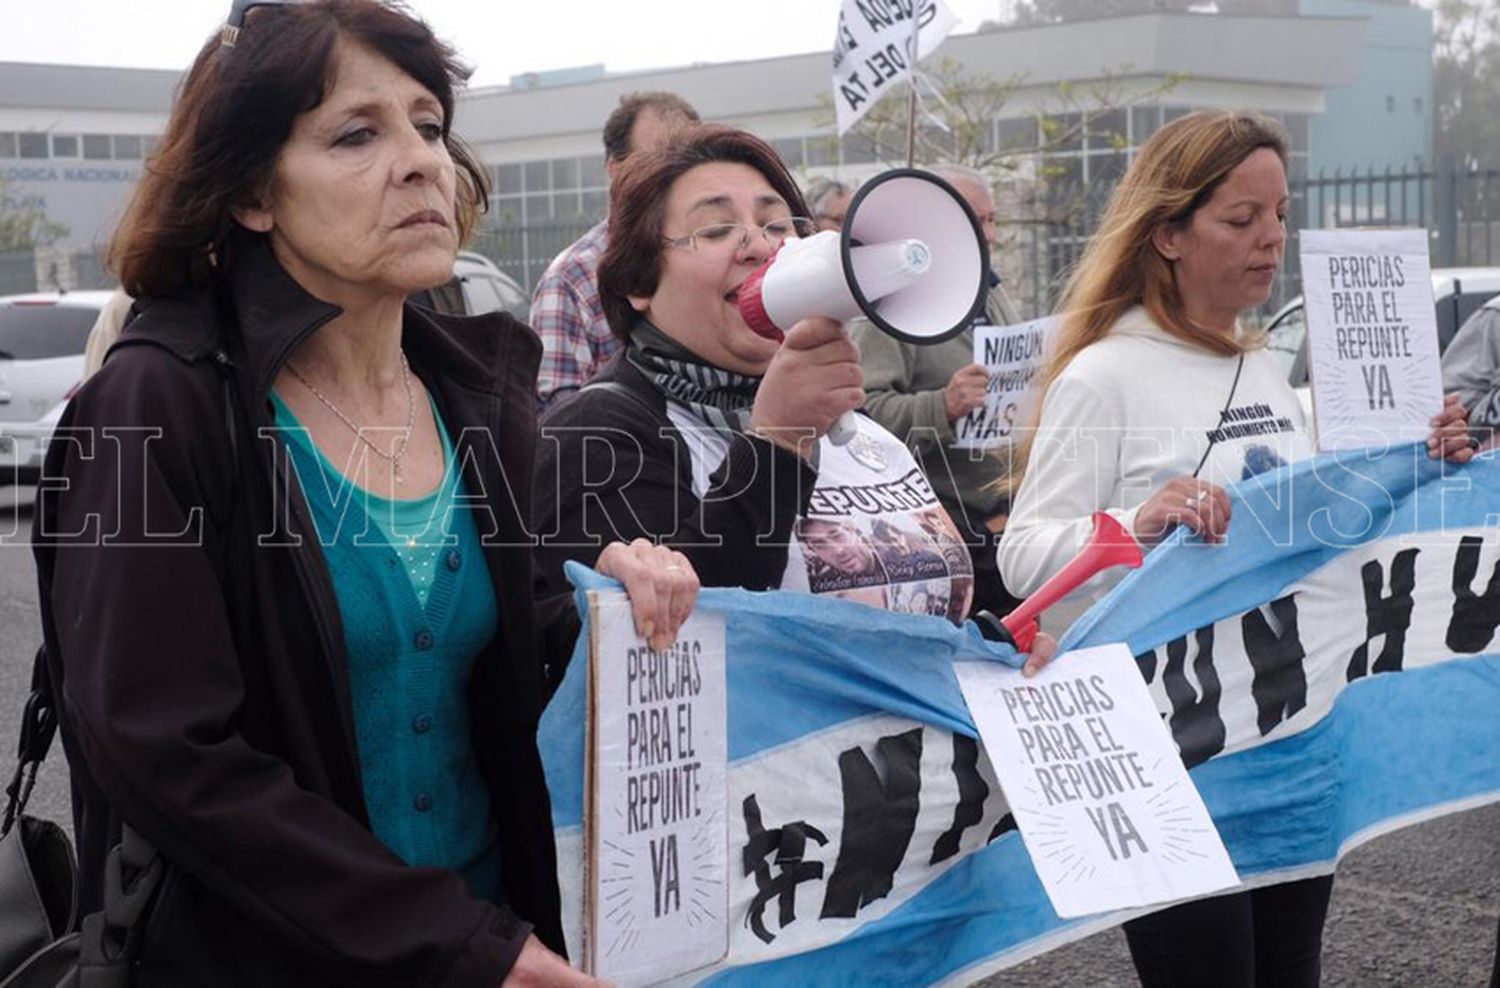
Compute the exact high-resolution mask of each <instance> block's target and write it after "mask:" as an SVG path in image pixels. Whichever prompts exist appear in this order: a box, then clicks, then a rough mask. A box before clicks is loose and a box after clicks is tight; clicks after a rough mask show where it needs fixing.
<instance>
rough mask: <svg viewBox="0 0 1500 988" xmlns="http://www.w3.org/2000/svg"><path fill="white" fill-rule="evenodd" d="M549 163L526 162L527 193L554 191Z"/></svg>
mask: <svg viewBox="0 0 1500 988" xmlns="http://www.w3.org/2000/svg"><path fill="white" fill-rule="evenodd" d="M550 165H551V162H549V161H528V162H526V165H525V168H526V191H527V192H551V191H552V169H551V168H550V167H549V166H550Z"/></svg>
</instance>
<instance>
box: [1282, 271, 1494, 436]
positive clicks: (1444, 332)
mask: <svg viewBox="0 0 1500 988" xmlns="http://www.w3.org/2000/svg"><path fill="white" fill-rule="evenodd" d="M1497 295H1500V268H1435V269H1434V270H1433V272H1432V300H1433V304H1434V305H1435V306H1436V307H1437V330H1438V353H1442V352H1443V351H1444V350H1446V349H1448V344H1449V343H1451V342H1452V341H1453V337H1454V336H1455V335H1457V333H1458V329H1459V327H1460V326H1462V325H1463V324H1464V320H1466V319H1468V318H1469V316H1471V315H1473V314H1474V312H1475V311H1476V310H1478V309H1479V308H1480V307H1481V306H1482V305H1484V303H1486V302H1488V301H1489V300H1490V299H1492V298H1494V297H1495V296H1497ZM1266 330H1267V332H1268V333H1269V334H1270V341H1269V342H1268V343H1267V345H1266V349H1267V350H1269V351H1270V352H1271V353H1274V354H1276V356H1278V357H1279V358H1281V360H1282V362H1283V363H1284V364H1285V365H1286V374H1287V382H1288V383H1289V384H1291V386H1292V388H1293V389H1294V390H1296V392H1297V397H1298V399H1300V400H1301V402H1302V409H1303V411H1305V412H1306V413H1307V417H1308V421H1312V390H1311V388H1310V387H1309V380H1308V356H1307V319H1306V317H1305V316H1304V315H1303V312H1302V296H1301V295H1298V296H1297V297H1296V298H1294V299H1292V300H1291V301H1290V302H1288V303H1287V304H1286V305H1284V306H1282V307H1281V309H1280V311H1278V312H1277V313H1276V315H1274V316H1272V317H1271V322H1270V324H1269V325H1268V326H1267V327H1266Z"/></svg>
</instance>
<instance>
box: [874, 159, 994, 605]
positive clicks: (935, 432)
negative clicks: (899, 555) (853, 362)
mask: <svg viewBox="0 0 1500 988" xmlns="http://www.w3.org/2000/svg"><path fill="white" fill-rule="evenodd" d="M931 170H932V171H933V172H934V173H935V174H937V175H938V176H939V177H941V178H943V179H944V180H945V181H947V182H948V183H949V184H950V185H952V186H953V187H954V188H955V189H956V190H957V191H958V193H959V195H961V196H963V198H964V201H965V202H967V203H968V205H969V208H970V209H971V210H973V212H974V215H975V217H976V218H978V220H979V228H980V230H981V232H983V234H984V239H985V243H986V244H988V245H989V247H990V249H991V250H993V249H994V246H995V240H996V236H997V233H996V229H995V200H994V197H993V196H992V195H991V193H990V184H989V181H988V180H987V179H986V178H985V177H984V175H982V174H981V173H979V172H978V171H975V170H974V169H972V168H965V167H963V166H960V165H944V166H940V167H936V168H933V169H931ZM990 278H991V282H990V291H989V294H988V296H987V298H986V300H985V312H984V313H983V315H982V317H981V318H980V320H979V321H980V322H981V323H990V324H993V325H998V326H1004V325H1010V324H1012V323H1014V322H1016V321H1017V319H1016V318H1015V316H1014V314H1013V313H1012V312H1011V311H1010V307H1009V305H1008V304H1007V303H1006V301H1005V298H1004V296H1003V294H1002V293H1001V291H1000V280H999V278H998V277H997V276H995V275H994V274H993V273H991V275H990ZM849 332H850V335H851V336H853V338H854V342H855V343H856V344H857V345H858V346H859V353H860V364H861V366H862V367H863V369H864V372H865V393H866V395H867V396H868V397H867V399H866V402H865V411H867V412H868V413H869V414H870V417H871V418H873V419H874V420H875V421H877V422H879V423H880V424H881V425H883V426H885V427H886V428H887V429H889V430H890V431H891V432H892V433H894V434H895V435H896V436H897V437H899V438H900V439H902V440H903V441H904V442H906V444H907V445H908V446H910V447H911V448H912V451H913V452H914V453H915V454H916V457H917V462H918V463H919V464H921V466H922V469H923V471H924V472H925V473H926V474H927V480H928V483H930V484H931V485H932V489H933V491H934V493H936V494H937V496H938V499H939V500H940V501H942V503H943V507H944V508H946V509H947V511H948V514H949V515H950V516H951V517H952V518H953V521H954V524H956V525H957V526H958V528H959V533H960V534H961V535H962V536H963V539H964V541H965V542H966V543H967V544H968V547H969V554H970V556H972V557H973V560H974V605H973V609H974V610H976V611H978V610H988V611H991V612H993V613H995V614H1002V615H1003V614H1004V613H1006V612H1007V611H1009V610H1011V609H1012V608H1013V607H1014V606H1015V605H1016V603H1018V601H1017V600H1016V599H1015V598H1014V597H1012V596H1011V595H1010V594H1009V593H1008V592H1006V590H1005V587H1004V584H1003V583H1002V582H1001V580H1000V571H999V569H998V567H997V566H996V564H995V549H994V540H995V538H996V537H997V536H998V535H999V533H1000V532H1001V531H1002V530H1003V529H1004V527H1005V517H1006V513H1007V511H1008V510H1009V498H1008V496H1007V494H1006V493H1005V492H1004V491H1003V490H1000V489H997V487H996V483H995V482H996V481H999V480H1003V479H1004V478H1005V477H1007V476H1008V474H1009V470H1010V455H1009V454H1010V451H1009V449H1008V448H1002V449H999V450H970V449H954V448H952V447H953V443H954V441H955V440H956V438H957V437H956V435H955V433H954V424H955V423H956V422H958V421H959V420H960V419H962V418H963V417H964V416H965V415H968V414H969V412H971V411H973V410H974V409H975V408H978V407H979V406H980V405H982V404H984V396H985V389H986V388H987V387H988V385H989V374H988V372H987V371H986V370H985V369H984V368H983V367H982V366H980V365H979V364H976V363H974V330H973V328H972V327H971V328H969V329H966V330H964V331H963V332H962V333H959V334H957V335H956V336H954V337H952V338H951V339H948V340H945V341H943V342H942V343H937V344H933V345H931V346H919V345H915V344H911V343H904V342H902V341H900V340H898V339H896V338H895V337H892V336H887V335H886V334H885V333H883V332H881V331H880V330H879V329H877V328H876V327H875V326H874V325H873V324H872V323H870V322H869V321H867V320H864V319H859V320H855V321H854V322H853V323H851V324H850V326H849Z"/></svg>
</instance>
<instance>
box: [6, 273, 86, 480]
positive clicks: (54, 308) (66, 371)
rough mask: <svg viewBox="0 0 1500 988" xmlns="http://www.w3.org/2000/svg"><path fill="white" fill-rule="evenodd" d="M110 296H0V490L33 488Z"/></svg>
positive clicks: (73, 294)
mask: <svg viewBox="0 0 1500 988" xmlns="http://www.w3.org/2000/svg"><path fill="white" fill-rule="evenodd" d="M109 294H110V293H109V292H68V293H67V294H58V293H56V292H48V293H38V294H32V295H8V296H5V297H0V486H5V485H8V484H32V483H35V482H36V480H37V477H38V476H40V475H41V469H42V455H43V453H44V452H45V450H46V446H47V440H48V438H49V437H50V436H51V435H52V430H53V429H54V428H55V427H56V426H57V419H58V416H60V415H61V414H62V409H63V405H64V404H65V403H66V399H67V397H68V395H69V394H70V393H71V392H72V390H73V389H74V388H75V387H76V386H77V385H78V382H79V381H80V380H81V379H82V377H83V348H84V344H85V343H86V342H87V341H88V336H89V330H90V329H91V328H93V325H94V320H95V319H97V318H98V317H99V310H100V309H102V308H104V303H105V302H107V301H108V300H109Z"/></svg>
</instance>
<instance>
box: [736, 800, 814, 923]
mask: <svg viewBox="0 0 1500 988" xmlns="http://www.w3.org/2000/svg"><path fill="white" fill-rule="evenodd" d="M744 811H745V832H746V833H747V834H748V835H749V838H750V839H749V842H748V843H746V844H745V849H744V851H743V852H742V853H741V860H742V862H743V865H744V868H745V874H747V875H754V876H755V897H754V898H752V899H751V900H750V913H749V916H748V917H747V918H746V922H748V923H749V924H750V930H751V932H753V933H754V934H755V935H756V936H757V937H760V939H761V940H762V941H763V942H765V943H770V942H771V941H773V940H775V939H776V935H775V934H774V933H772V932H771V931H770V930H768V929H766V906H768V905H770V902H771V900H772V899H775V900H776V906H777V915H776V923H777V926H778V928H780V929H783V930H784V929H786V928H787V927H788V926H789V925H791V924H792V923H793V922H795V921H796V919H797V886H798V885H801V884H803V883H804V882H815V881H817V880H818V879H820V878H822V877H823V862H821V861H806V860H804V857H805V855H806V854H807V841H808V838H812V839H813V840H814V841H816V842H817V844H818V845H819V846H820V847H821V846H822V845H824V844H827V843H828V836H827V835H826V834H824V833H823V832H822V831H821V830H819V829H818V828H817V827H814V826H813V825H812V824H810V823H807V822H805V821H800V820H799V821H798V822H796V823H789V824H786V825H785V826H782V827H776V828H774V829H771V830H767V829H766V827H765V826H764V824H762V822H761V815H760V804H759V803H758V802H756V799H755V794H754V793H752V794H750V795H749V796H747V797H745V803H744ZM773 855H774V857H773ZM772 864H774V865H775V866H776V868H777V871H776V873H775V874H774V875H773V874H772V873H771V865H772Z"/></svg>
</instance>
